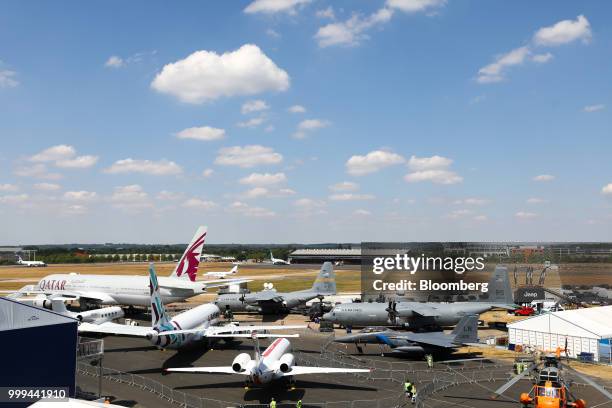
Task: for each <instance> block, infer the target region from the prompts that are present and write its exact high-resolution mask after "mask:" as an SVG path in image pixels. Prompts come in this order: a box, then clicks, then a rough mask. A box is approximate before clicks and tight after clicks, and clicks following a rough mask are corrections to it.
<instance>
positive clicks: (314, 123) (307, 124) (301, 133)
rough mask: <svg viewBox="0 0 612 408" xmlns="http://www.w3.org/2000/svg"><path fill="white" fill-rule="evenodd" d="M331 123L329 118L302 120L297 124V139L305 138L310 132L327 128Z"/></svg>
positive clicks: (295, 134)
mask: <svg viewBox="0 0 612 408" xmlns="http://www.w3.org/2000/svg"><path fill="white" fill-rule="evenodd" d="M329 125H330V122H329V121H327V120H321V119H306V120H303V121H301V122H300V123H299V124H298V126H297V131H296V132H295V133H294V134H293V137H294V138H296V139H304V138H305V137H306V136H308V133H309V132H314V131H315V130H318V129H323V128H326V127H328V126H329Z"/></svg>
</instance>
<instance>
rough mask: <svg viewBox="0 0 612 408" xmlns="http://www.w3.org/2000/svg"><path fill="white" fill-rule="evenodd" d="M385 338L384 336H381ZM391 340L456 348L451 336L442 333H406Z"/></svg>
mask: <svg viewBox="0 0 612 408" xmlns="http://www.w3.org/2000/svg"><path fill="white" fill-rule="evenodd" d="M381 336H384V334H381ZM388 338H389V339H395V340H407V341H410V342H413V343H420V344H427V345H429V346H436V347H443V348H453V347H456V345H455V344H453V342H452V341H451V338H450V336H447V335H446V334H444V333H441V332H435V333H411V332H406V333H405V334H401V335H399V336H389V337H388Z"/></svg>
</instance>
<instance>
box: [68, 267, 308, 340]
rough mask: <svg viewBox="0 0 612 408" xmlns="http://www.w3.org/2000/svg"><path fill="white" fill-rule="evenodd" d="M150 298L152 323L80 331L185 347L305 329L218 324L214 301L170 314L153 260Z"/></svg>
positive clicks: (105, 325) (84, 326) (89, 327)
mask: <svg viewBox="0 0 612 408" xmlns="http://www.w3.org/2000/svg"><path fill="white" fill-rule="evenodd" d="M149 288H150V296H149V302H150V305H151V327H145V326H128V325H125V324H117V323H112V322H106V323H102V324H91V323H82V324H80V325H79V332H89V333H102V334H115V335H124V336H134V337H144V338H146V339H148V340H149V341H150V342H151V343H152V344H153V345H155V346H157V347H160V348H172V349H178V348H182V347H184V346H186V345H188V344H191V343H194V342H197V341H200V340H209V339H211V338H232V337H240V335H241V334H244V333H250V332H253V331H267V330H288V329H303V328H305V327H306V326H290V325H286V326H238V325H235V324H231V323H230V324H228V325H225V326H217V324H218V323H219V316H220V315H221V311H220V310H219V308H218V307H217V306H215V305H213V304H211V303H206V304H203V305H199V306H196V307H194V308H193V309H189V310H187V311H184V312H182V313H179V314H177V315H175V316H174V317H172V318H170V316H168V314H167V313H166V309H165V307H164V302H163V300H162V297H161V290H160V285H159V282H158V280H157V274H156V273H155V268H154V266H153V264H151V265H150V267H149Z"/></svg>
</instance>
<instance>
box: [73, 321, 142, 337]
mask: <svg viewBox="0 0 612 408" xmlns="http://www.w3.org/2000/svg"><path fill="white" fill-rule="evenodd" d="M79 332H86V333H102V334H116V335H122V336H134V337H147V334H149V333H150V332H151V328H150V327H145V326H128V325H127V324H119V323H113V322H105V323H102V324H92V323H81V324H80V325H79Z"/></svg>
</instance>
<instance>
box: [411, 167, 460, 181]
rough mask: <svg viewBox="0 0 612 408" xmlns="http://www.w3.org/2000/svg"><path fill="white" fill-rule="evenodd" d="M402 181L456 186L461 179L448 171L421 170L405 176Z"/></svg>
mask: <svg viewBox="0 0 612 408" xmlns="http://www.w3.org/2000/svg"><path fill="white" fill-rule="evenodd" d="M404 180H406V181H407V182H409V183H419V182H421V181H431V182H432V183H435V184H457V183H461V182H462V181H463V177H461V176H460V175H458V174H457V173H455V172H454V171H450V170H422V171H415V172H413V173H409V174H406V175H405V176H404Z"/></svg>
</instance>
